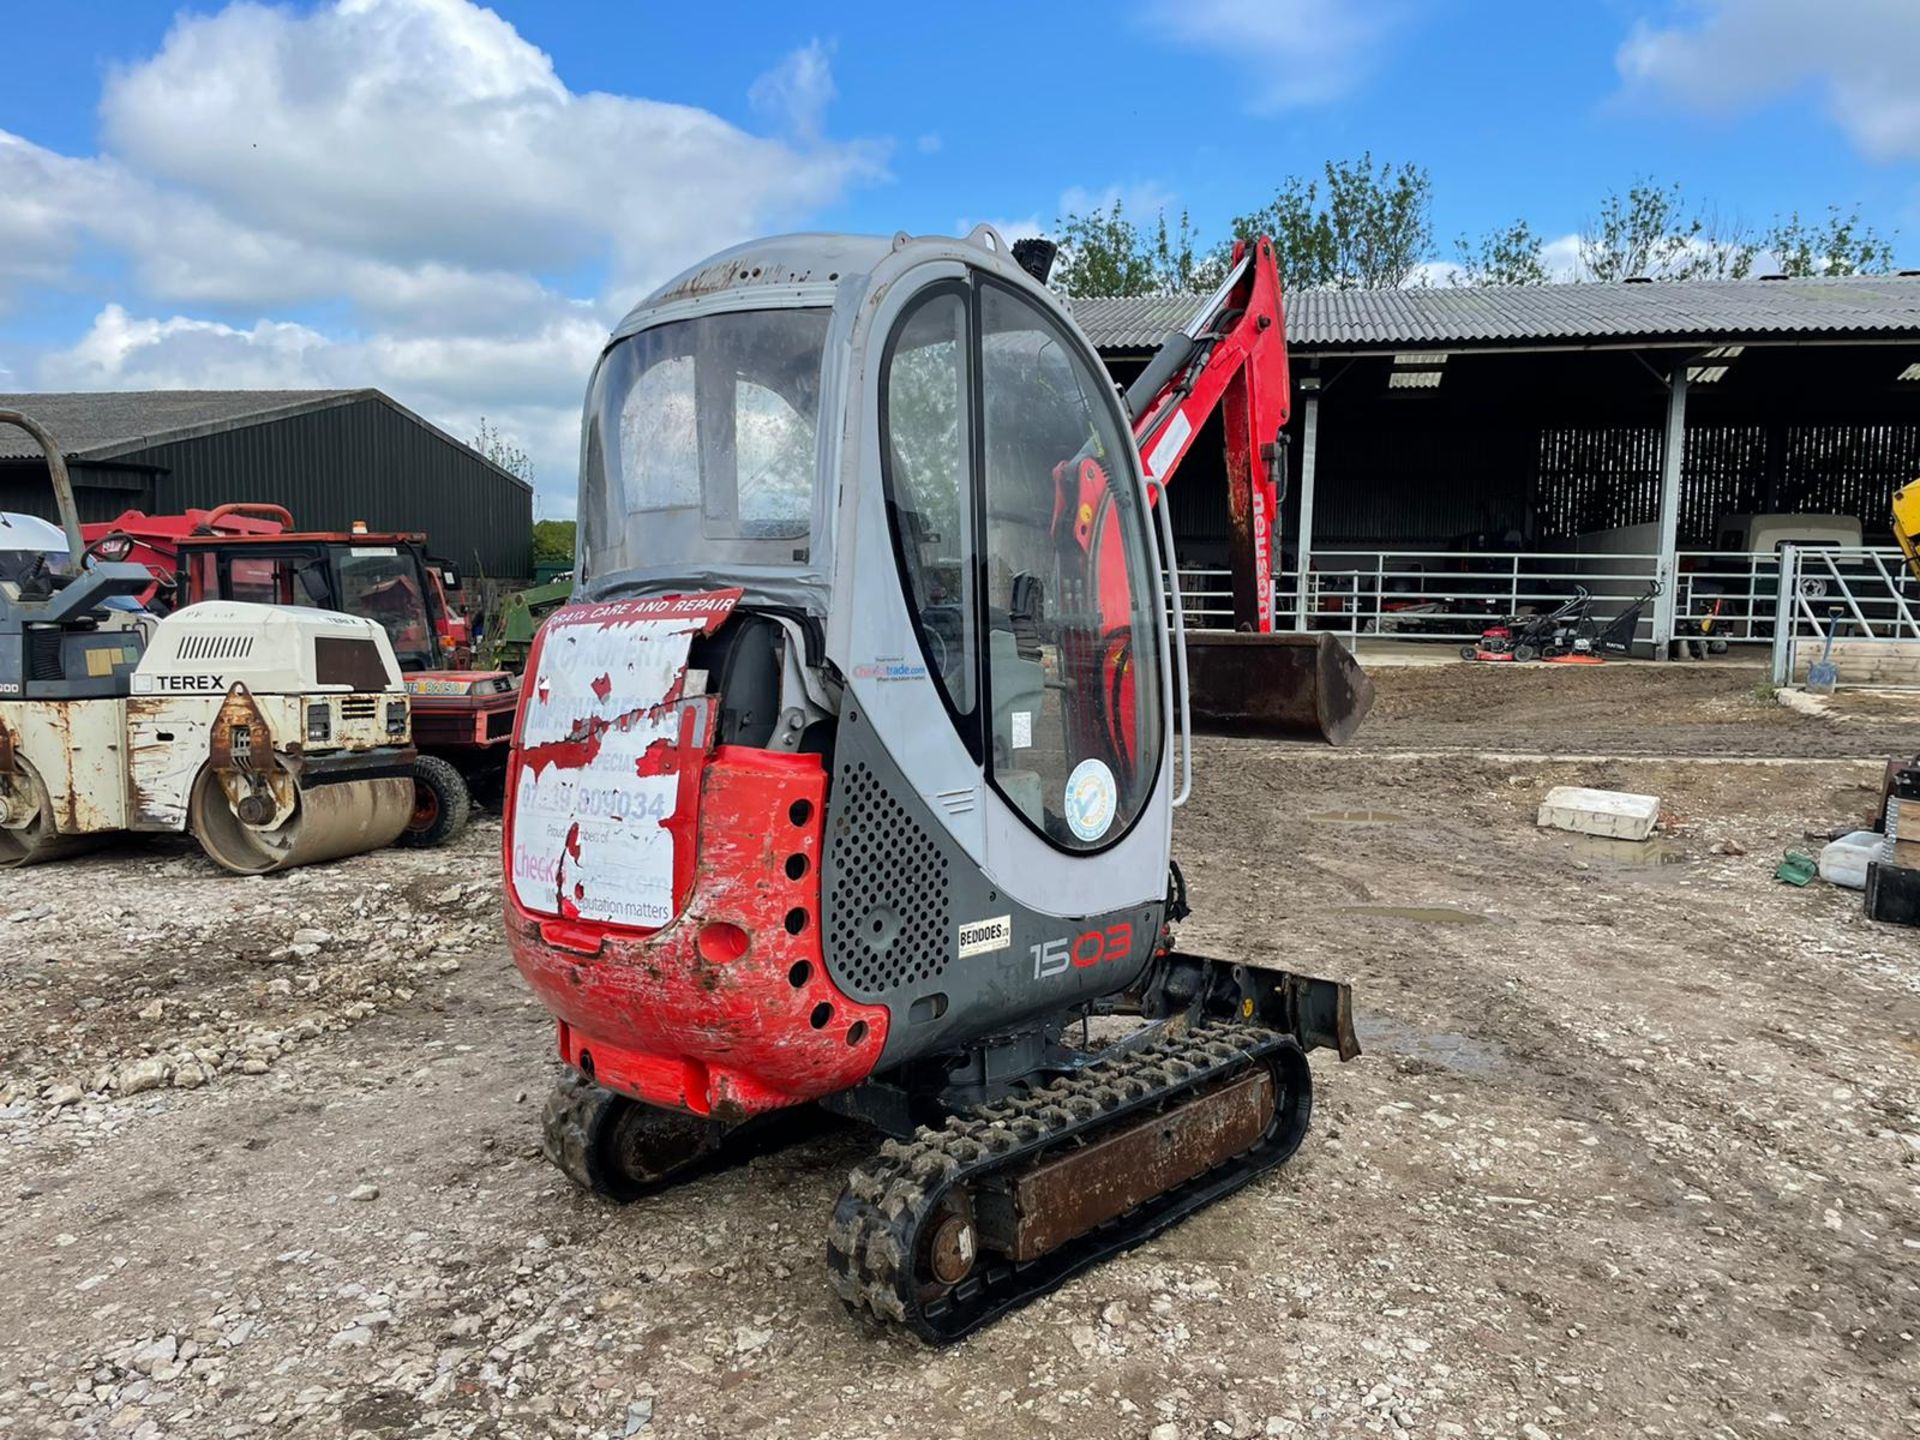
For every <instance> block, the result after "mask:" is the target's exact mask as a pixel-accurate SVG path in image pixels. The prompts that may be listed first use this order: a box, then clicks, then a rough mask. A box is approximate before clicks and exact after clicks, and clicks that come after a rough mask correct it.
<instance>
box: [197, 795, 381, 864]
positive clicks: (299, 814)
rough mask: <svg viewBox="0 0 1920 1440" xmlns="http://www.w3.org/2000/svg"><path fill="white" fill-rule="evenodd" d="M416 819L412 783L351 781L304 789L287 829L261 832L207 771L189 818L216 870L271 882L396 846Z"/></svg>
mask: <svg viewBox="0 0 1920 1440" xmlns="http://www.w3.org/2000/svg"><path fill="white" fill-rule="evenodd" d="M412 815H413V781H412V780H411V779H409V778H407V777H404V776H401V777H398V778H388V779H381V780H348V781H343V782H340V783H338V784H333V785H316V786H313V787H311V788H308V787H304V786H303V787H299V789H298V791H297V798H296V799H295V802H294V807H293V813H292V814H291V815H289V816H288V817H287V819H286V821H285V823H284V824H282V825H279V826H277V827H276V828H274V829H272V830H256V829H254V828H252V827H251V826H248V825H246V824H245V823H244V822H242V821H241V819H240V818H239V816H237V815H235V814H234V812H233V807H232V805H231V804H230V803H229V802H228V800H227V795H226V791H225V790H223V789H222V788H221V785H220V779H219V776H218V775H216V774H215V773H214V772H213V771H212V770H211V769H208V770H204V771H202V772H201V774H200V778H199V779H198V780H197V781H195V782H194V787H193V799H192V803H191V806H190V807H189V817H188V818H189V820H190V822H191V825H192V829H193V834H194V838H195V839H197V840H198V841H199V842H200V848H201V849H202V850H204V851H206V853H207V856H208V858H209V859H211V860H212V861H213V862H214V863H215V864H216V865H219V866H221V867H223V868H225V869H228V870H231V871H234V872H235V873H236V874H240V875H266V874H269V873H271V872H273V871H275V870H290V869H292V868H293V867H294V866H296V865H313V864H317V863H319V862H320V861H323V860H338V859H340V858H341V857H342V856H345V855H358V854H361V853H363V852H365V851H368V850H378V849H380V848H381V847H382V846H386V845H391V844H392V843H393V842H394V841H395V840H397V839H398V838H399V836H400V832H401V831H402V830H404V829H406V828H407V821H408V819H409V818H411V816H412Z"/></svg>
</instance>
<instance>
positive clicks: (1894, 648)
mask: <svg viewBox="0 0 1920 1440" xmlns="http://www.w3.org/2000/svg"><path fill="white" fill-rule="evenodd" d="M1772 631H1773V636H1772V638H1773V683H1774V684H1776V685H1791V684H1794V683H1796V682H1797V681H1800V680H1803V679H1805V678H1806V673H1807V667H1808V666H1809V665H1810V664H1812V662H1813V661H1815V660H1817V659H1818V658H1819V657H1820V655H1821V652H1822V651H1823V650H1824V649H1825V648H1826V645H1827V637H1828V634H1829V632H1831V633H1832V636H1833V659H1834V664H1835V666H1836V667H1837V668H1838V670H1839V674H1840V683H1841V684H1842V685H1856V686H1858V685H1873V686H1886V687H1893V688H1900V689H1908V688H1920V587H1916V585H1915V583H1914V581H1913V578H1912V577H1911V576H1910V575H1909V574H1908V573H1907V566H1906V559H1905V557H1904V556H1902V555H1901V553H1900V552H1899V551H1898V550H1896V549H1893V548H1890V547H1889V548H1884V549H1880V548H1873V549H1869V548H1859V549H1850V548H1849V549H1843V548H1840V547H1837V546H1824V545H1820V546H1815V545H1782V546H1781V547H1780V583H1779V588H1778V592H1777V594H1776V595H1775V599H1774V616H1773V625H1772Z"/></svg>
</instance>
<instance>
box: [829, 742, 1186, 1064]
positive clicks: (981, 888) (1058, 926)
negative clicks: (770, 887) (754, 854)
mask: <svg viewBox="0 0 1920 1440" xmlns="http://www.w3.org/2000/svg"><path fill="white" fill-rule="evenodd" d="M856 717H857V718H856ZM1062 859H1063V861H1065V859H1066V857H1064V856H1063V857H1062ZM1068 863H1079V864H1089V863H1091V864H1098V863H1100V862H1099V858H1098V857H1095V858H1094V859H1092V860H1090V861H1088V860H1077V861H1073V862H1068ZM821 886H822V895H821V918H822V921H823V924H822V932H821V940H822V945H823V948H824V951H825V954H826V960H827V973H828V974H829V975H830V976H831V977H832V979H833V982H834V983H835V984H836V985H838V986H839V987H840V988H841V989H842V990H844V991H846V992H847V994H848V995H849V996H850V997H852V998H853V999H855V1000H860V1001H863V1002H866V1003H869V1004H883V1005H885V1006H886V1007H887V1009H888V1011H889V1014H890V1017H891V1018H890V1020H889V1022H888V1028H887V1043H886V1048H885V1050H884V1051H883V1052H882V1054H881V1057H880V1062H879V1067H878V1068H886V1067H888V1066H892V1065H897V1064H899V1063H900V1062H901V1061H904V1060H910V1059H913V1058H916V1057H918V1056H922V1055H928V1054H933V1053H937V1052H939V1051H941V1050H950V1049H953V1048H955V1047H957V1046H960V1045H964V1044H965V1043H968V1042H971V1041H974V1040H977V1039H979V1038H980V1037H981V1036H982V1035H984V1034H988V1033H990V1032H992V1031H994V1030H1001V1029H1007V1028H1014V1027H1018V1026H1020V1025H1022V1024H1024V1023H1028V1022H1031V1021H1034V1020H1037V1019H1040V1018H1043V1017H1045V1016H1049V1015H1055V1014H1058V1013H1059V1012H1060V1011H1062V1010H1066V1009H1071V1008H1073V1007H1075V1006H1079V1005H1082V1004H1085V1003H1086V1002H1087V1001H1089V1000H1093V999H1097V998H1098V997H1100V996H1102V995H1109V994H1112V993H1113V992H1115V991H1117V990H1121V989H1124V988H1125V987H1126V986H1128V985H1130V984H1131V983H1132V982H1133V981H1134V980H1135V979H1136V978H1137V977H1138V976H1139V974H1140V972H1141V971H1142V970H1143V969H1145V968H1146V964H1147V962H1148V960H1150V959H1151V958H1152V956H1153V950H1154V944H1155V942H1156V941H1157V940H1158V938H1159V935H1160V925H1161V921H1162V918H1163V916H1164V912H1165V899H1164V897H1163V896H1162V895H1159V894H1154V895H1151V896H1150V897H1149V898H1147V899H1146V900H1145V901H1144V902H1143V903H1139V904H1135V905H1130V906H1127V907H1124V908H1121V909H1117V910H1109V911H1105V912H1102V913H1098V914H1084V913H1061V912H1057V911H1053V910H1050V909H1048V908H1045V907H1043V906H1038V905H1034V904H1029V903H1026V902H1024V901H1023V900H1021V899H1020V898H1017V897H1015V896H1014V895H1011V894H1009V893H1007V891H1006V890H1004V889H1003V888H1002V887H1000V886H998V885H996V884H994V883H993V881H992V880H991V879H989V878H988V877H987V876H986V875H985V874H984V873H982V872H981V871H980V870H979V869H978V868H977V867H975V866H973V865H972V864H970V863H969V862H968V859H967V856H966V853H965V852H964V851H963V850H962V849H961V848H960V846H959V845H958V844H957V843H956V842H955V841H954V839H953V837H952V835H951V833H950V832H949V830H948V828H947V826H946V825H945V824H944V823H943V822H942V821H941V819H940V818H939V817H938V816H937V815H936V814H935V813H934V810H933V809H932V807H930V806H929V805H928V803H927V802H926V801H925V800H924V799H923V798H922V797H921V796H920V795H919V794H918V793H916V792H915V790H914V788H913V784H912V782H911V781H910V780H908V779H907V778H906V776H904V775H903V774H901V772H900V768H899V766H898V765H897V764H895V762H894V760H893V757H892V756H891V755H890V754H888V752H887V750H886V748H885V746H883V745H882V744H881V743H880V741H879V738H878V737H877V736H876V735H875V733H874V730H873V727H872V726H871V725H869V724H867V723H866V720H865V717H864V716H862V715H860V713H859V711H858V708H857V707H853V706H849V707H847V708H846V709H845V710H844V711H843V713H842V715H841V724H840V731H839V737H838V741H837V743H836V745H835V751H834V759H833V773H832V775H831V777H830V779H829V783H828V789H827V814H826V844H825V856H824V858H823V860H822V864H821ZM1001 920H1004V921H1005V922H1006V924H1005V926H1004V927H1001V926H998V925H995V924H994V923H993V922H996V921H1001ZM1123 925H1124V926H1125V927H1126V928H1127V945H1126V949H1125V952H1124V954H1119V955H1114V956H1111V957H1109V956H1108V955H1107V954H1106V953H1105V948H1104V947H1103V948H1102V951H1101V952H1098V953H1100V954H1101V957H1102V958H1100V959H1097V960H1094V961H1092V962H1091V963H1082V964H1076V963H1073V961H1072V959H1071V958H1069V959H1068V960H1067V963H1065V964H1064V965H1063V966H1061V967H1060V968H1059V970H1058V973H1054V974H1048V975H1045V976H1037V975H1036V974H1035V970H1036V959H1035V954H1034V951H1035V949H1036V947H1038V948H1040V949H1043V950H1044V949H1045V948H1046V947H1048V946H1049V945H1050V944H1051V945H1053V946H1054V947H1055V954H1056V955H1057V954H1059V953H1062V952H1061V947H1060V946H1059V942H1060V941H1062V940H1064V941H1066V942H1067V944H1066V947H1065V950H1064V953H1066V954H1067V955H1068V956H1069V957H1071V951H1072V944H1073V942H1074V941H1075V940H1077V939H1079V938H1080V937H1082V936H1084V935H1087V934H1090V933H1095V932H1098V933H1099V934H1101V935H1103V936H1104V935H1105V934H1106V933H1107V932H1108V931H1109V930H1110V929H1112V928H1115V927H1119V926H1123ZM970 928H972V929H974V930H975V933H976V934H978V935H980V936H982V937H983V938H982V939H981V940H980V941H977V942H976V943H979V944H985V945H990V946H991V947H992V948H986V949H980V950H978V951H977V952H976V953H974V954H971V955H961V954H960V953H959V950H960V948H961V947H960V934H961V932H962V930H966V929H970ZM1094 953H1096V952H1094V951H1093V950H1092V948H1091V947H1087V949H1085V950H1084V951H1083V954H1082V959H1083V960H1084V959H1086V958H1087V957H1088V956H1089V955H1092V954H1094ZM1053 964H1054V961H1052V960H1049V962H1048V967H1049V968H1052V966H1053Z"/></svg>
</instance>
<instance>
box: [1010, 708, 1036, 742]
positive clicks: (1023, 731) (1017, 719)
mask: <svg viewBox="0 0 1920 1440" xmlns="http://www.w3.org/2000/svg"><path fill="white" fill-rule="evenodd" d="M1013 748H1014V749H1016V750H1031V749H1032V748H1033V712H1032V711H1031V710H1016V711H1014V712H1013Z"/></svg>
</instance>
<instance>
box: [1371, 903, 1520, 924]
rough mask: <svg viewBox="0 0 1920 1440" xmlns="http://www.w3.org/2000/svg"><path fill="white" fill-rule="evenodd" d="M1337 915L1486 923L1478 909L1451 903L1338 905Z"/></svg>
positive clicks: (1452, 922) (1436, 922)
mask: <svg viewBox="0 0 1920 1440" xmlns="http://www.w3.org/2000/svg"><path fill="white" fill-rule="evenodd" d="M1333 913H1334V914H1336V915H1365V916H1374V917H1377V918H1379V919H1382V920H1414V921H1417V922H1419V923H1420V924H1422V925H1484V924H1486V923H1487V917H1486V916H1484V915H1482V914H1480V913H1479V912H1478V911H1477V910H1455V909H1454V908H1453V907H1452V906H1450V905H1336V906H1334V907H1333Z"/></svg>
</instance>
